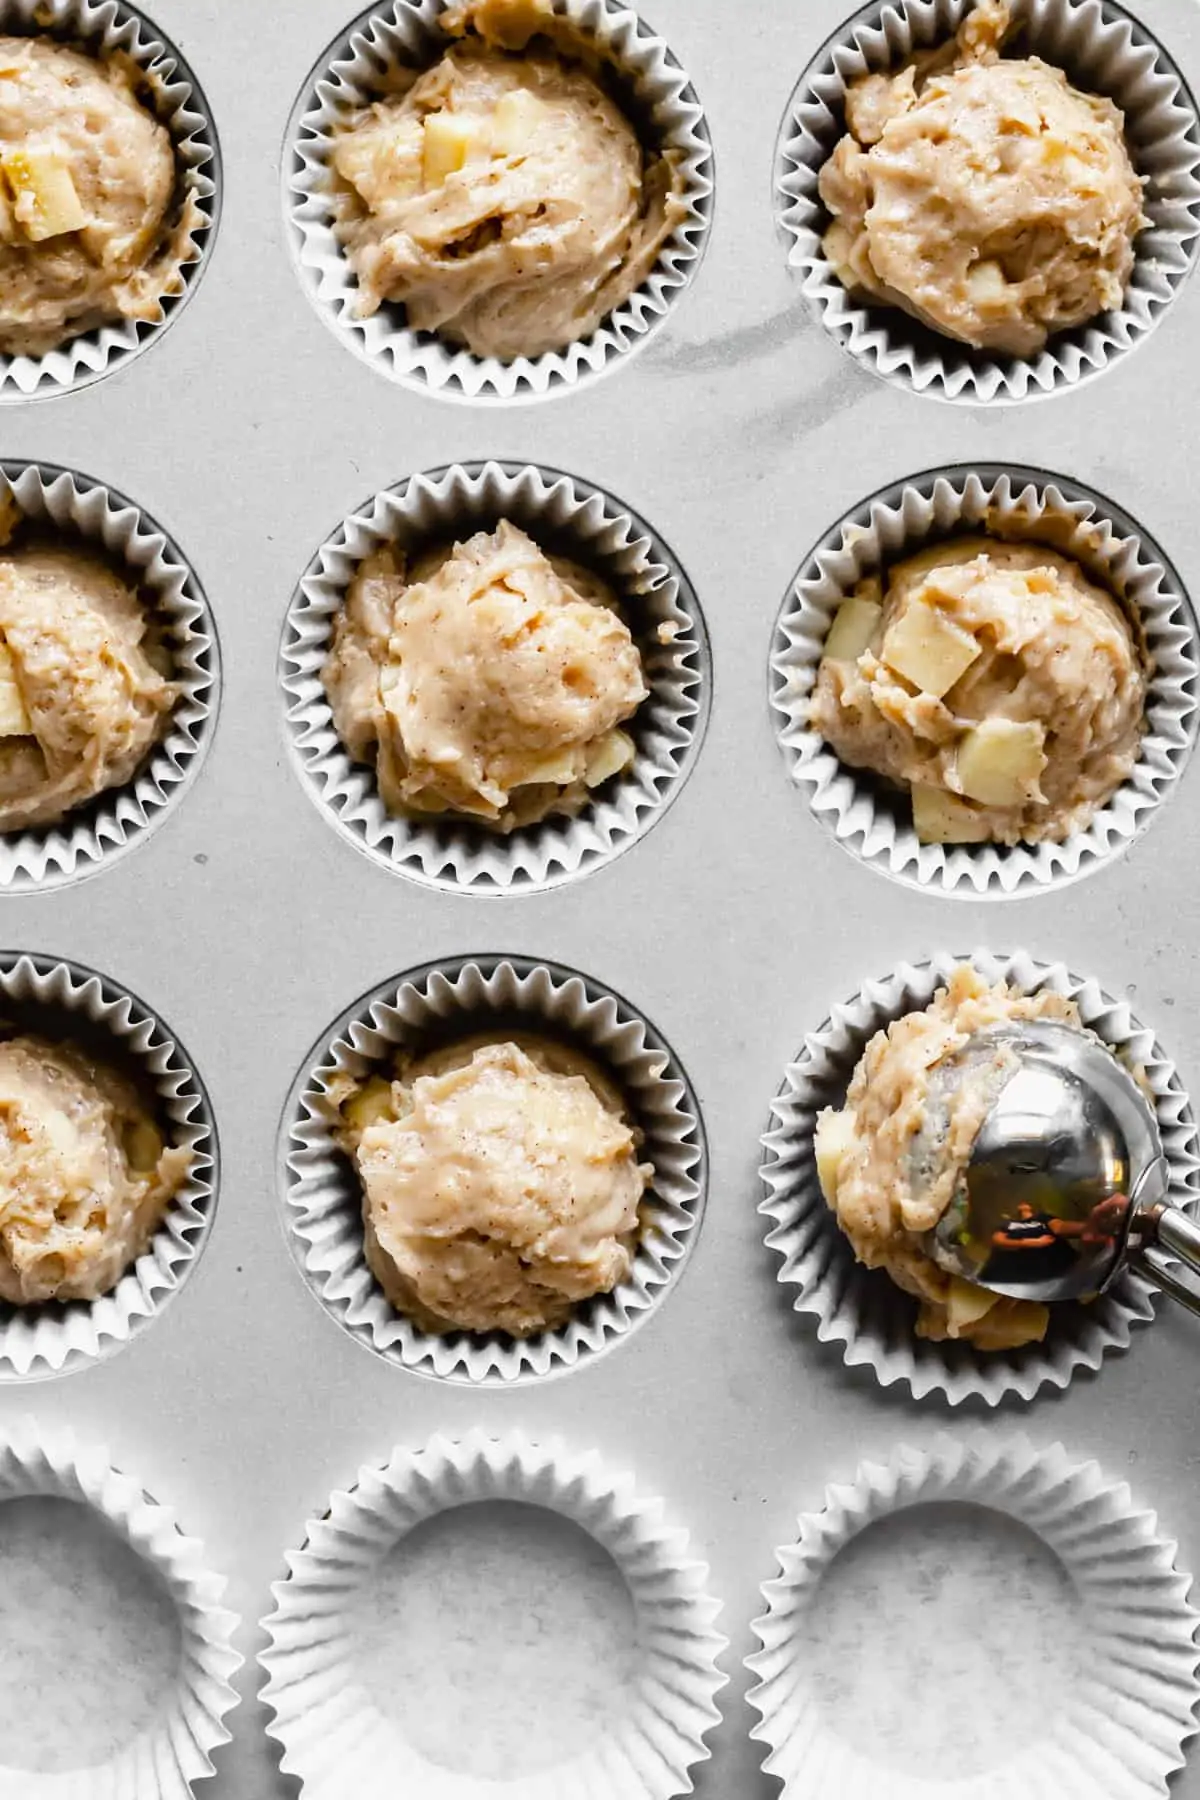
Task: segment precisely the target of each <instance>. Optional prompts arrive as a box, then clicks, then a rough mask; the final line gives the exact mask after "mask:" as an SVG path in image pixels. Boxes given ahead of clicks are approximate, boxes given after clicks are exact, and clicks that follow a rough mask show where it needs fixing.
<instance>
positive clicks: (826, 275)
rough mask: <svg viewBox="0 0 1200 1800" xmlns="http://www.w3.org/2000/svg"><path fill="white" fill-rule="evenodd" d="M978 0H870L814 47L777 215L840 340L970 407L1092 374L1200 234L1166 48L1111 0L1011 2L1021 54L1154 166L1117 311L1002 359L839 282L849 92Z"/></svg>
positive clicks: (951, 27)
mask: <svg viewBox="0 0 1200 1800" xmlns="http://www.w3.org/2000/svg"><path fill="white" fill-rule="evenodd" d="M973 4H974V0H873V3H872V4H870V5H868V6H866V7H864V8H863V9H862V10H861V11H860V12H857V13H856V14H855V15H854V16H853V18H852V19H850V20H849V22H848V23H847V25H846V26H845V28H844V29H843V30H842V31H841V32H839V33H838V34H837V35H836V36H835V37H833V38H831V39H830V40H829V42H828V43H826V44H825V45H824V46H823V47H822V49H821V50H820V51H819V52H818V54H817V56H816V59H815V60H814V62H813V63H812V64H811V65H810V66H809V68H808V69H807V70H806V72H805V74H804V75H803V76H802V78H801V80H800V84H799V86H798V87H797V89H796V91H795V93H794V94H793V96H792V98H791V100H790V102H789V104H788V110H787V114H786V116H785V118H784V123H783V127H782V131H781V134H780V139H779V145H778V150H777V154H776V173H775V193H776V209H777V213H778V217H779V221H780V224H781V226H782V228H783V230H784V232H785V234H786V236H787V237H788V239H789V240H790V243H789V253H788V260H789V263H790V264H791V267H792V268H793V269H794V270H795V271H796V272H797V274H798V275H799V276H800V279H801V286H802V291H803V292H804V294H805V296H806V297H807V298H808V300H809V301H810V302H811V304H812V306H813V307H814V309H815V311H816V312H817V314H818V316H819V317H820V319H821V321H822V323H823V324H824V326H825V328H826V330H827V331H828V332H829V333H830V334H831V335H832V336H833V338H834V339H835V341H836V342H837V343H838V344H840V345H841V346H842V348H843V349H845V350H847V351H848V352H849V353H850V355H851V356H853V357H855V358H857V360H858V361H859V362H861V363H862V364H863V365H864V367H866V368H868V369H870V370H871V371H872V373H873V374H876V375H880V376H882V377H884V379H886V380H888V381H891V382H894V383H896V384H897V385H898V386H901V387H908V388H912V389H915V391H916V392H917V393H922V394H932V395H933V396H934V397H935V398H937V399H939V400H951V401H958V402H960V403H963V404H965V405H969V406H978V405H980V404H982V403H985V402H991V401H997V402H1005V401H1013V400H1020V399H1023V398H1026V397H1037V396H1040V395H1045V394H1050V393H1055V392H1058V391H1060V390H1062V389H1064V388H1068V387H1072V386H1074V385H1076V384H1077V383H1078V382H1080V381H1084V380H1086V379H1088V377H1090V376H1093V375H1095V374H1097V373H1099V371H1101V370H1102V369H1106V368H1109V367H1110V366H1111V365H1112V363H1113V362H1114V361H1115V360H1116V359H1117V358H1118V357H1120V356H1122V355H1123V354H1124V353H1125V352H1126V351H1128V350H1131V349H1133V348H1134V346H1135V345H1137V344H1138V343H1139V342H1140V341H1141V340H1142V339H1143V338H1145V337H1146V335H1147V334H1148V333H1149V332H1150V331H1151V330H1153V328H1154V326H1155V325H1156V324H1157V322H1158V320H1159V318H1160V317H1161V316H1162V313H1163V311H1164V310H1165V308H1166V307H1167V306H1168V305H1169V304H1170V302H1171V300H1172V299H1173V298H1174V296H1175V294H1176V292H1177V291H1178V289H1179V287H1180V285H1181V284H1182V282H1183V280H1184V278H1185V276H1186V275H1187V273H1188V271H1189V269H1190V268H1191V266H1192V262H1193V261H1194V258H1195V254H1196V241H1197V234H1198V233H1200V131H1198V129H1197V121H1196V108H1195V103H1194V101H1193V99H1192V96H1191V94H1190V93H1189V91H1188V89H1187V86H1186V84H1185V82H1184V80H1183V77H1182V76H1181V75H1180V73H1179V71H1178V70H1177V69H1176V68H1175V66H1174V64H1173V63H1172V62H1171V60H1170V58H1169V57H1168V56H1167V54H1166V52H1165V50H1164V49H1163V48H1162V46H1161V45H1160V44H1158V43H1157V42H1156V41H1155V39H1154V38H1153V37H1151V35H1150V33H1149V31H1148V30H1147V29H1146V28H1145V26H1144V25H1142V24H1140V23H1136V22H1135V21H1134V20H1133V19H1131V18H1130V17H1129V16H1128V14H1126V13H1125V12H1124V11H1123V10H1122V9H1121V8H1120V7H1119V6H1117V5H1114V4H1110V0H1013V13H1014V16H1015V18H1016V19H1017V20H1019V21H1020V23H1021V24H1022V25H1023V26H1024V27H1025V33H1024V36H1023V38H1022V48H1021V51H1020V54H1029V53H1033V54H1036V55H1038V56H1040V57H1041V58H1042V59H1043V61H1045V62H1049V63H1054V64H1056V65H1057V66H1058V67H1060V68H1062V69H1064V70H1065V71H1066V73H1067V75H1068V76H1069V77H1070V79H1071V80H1072V82H1073V83H1074V84H1075V85H1076V86H1077V87H1080V88H1082V89H1084V90H1089V91H1091V92H1094V93H1099V94H1106V95H1107V96H1108V97H1109V98H1110V99H1112V100H1114V101H1115V102H1116V103H1117V105H1118V106H1119V107H1120V108H1121V110H1122V112H1123V113H1124V115H1125V131H1126V135H1127V137H1128V140H1129V145H1130V150H1131V152H1132V155H1133V160H1134V164H1135V166H1136V168H1137V170H1138V173H1139V174H1140V175H1142V176H1144V177H1147V185H1146V190H1145V199H1144V202H1143V211H1144V213H1145V214H1146V217H1147V218H1148V219H1149V221H1150V223H1149V226H1148V227H1147V228H1146V230H1144V231H1143V232H1142V233H1141V235H1140V236H1139V237H1138V239H1137V243H1136V245H1135V253H1136V264H1135V268H1134V272H1133V276H1132V279H1131V282H1130V286H1129V290H1128V292H1127V293H1126V296H1125V302H1124V305H1123V306H1122V307H1121V309H1120V311H1118V312H1110V313H1103V314H1100V315H1099V316H1098V317H1096V318H1094V319H1092V320H1090V321H1088V322H1087V323H1086V324H1084V325H1081V326H1078V327H1077V328H1076V329H1075V330H1073V331H1067V332H1061V333H1059V334H1057V335H1056V336H1055V337H1053V338H1051V340H1050V342H1049V343H1048V344H1047V346H1046V348H1045V349H1044V350H1043V351H1042V352H1041V353H1040V355H1038V356H1034V357H1029V358H1022V357H1013V356H1002V355H998V354H996V353H994V352H991V351H985V350H974V349H972V348H971V347H970V345H967V344H959V343H956V342H955V340H954V339H953V338H949V337H945V336H944V335H943V334H941V333H940V332H936V331H933V330H930V329H929V328H927V327H925V326H922V325H920V324H918V323H917V321H916V320H913V319H910V318H909V317H908V316H907V315H906V314H905V313H903V312H902V311H900V310H899V309H898V308H896V307H884V306H879V305H870V306H863V305H861V304H859V302H858V301H857V300H856V299H855V298H853V297H852V296H851V295H850V294H849V293H848V292H847V290H846V289H845V288H844V287H843V286H842V283H841V282H840V281H839V280H838V277H837V275H836V274H835V273H834V271H833V268H832V267H831V265H830V264H829V262H828V261H827V260H826V257H825V252H824V250H823V248H822V243H821V239H822V236H823V234H824V231H825V229H826V226H827V225H828V223H829V217H828V214H827V213H826V211H825V208H824V207H823V205H822V203H821V199H820V194H819V192H818V186H817V183H818V179H819V176H820V172H821V169H822V167H823V165H824V164H825V162H826V161H827V160H828V158H829V156H830V155H831V153H832V151H833V149H834V146H835V145H836V144H837V142H838V139H839V138H840V137H841V136H842V134H843V131H844V129H845V125H844V117H845V95H846V89H847V88H848V86H849V85H850V83H851V82H853V81H855V80H856V79H857V78H858V77H859V76H861V75H864V74H867V73H873V72H876V71H880V70H884V69H889V68H896V67H897V66H898V65H899V64H901V63H902V62H903V61H904V60H905V58H906V57H908V56H909V55H910V54H911V52H912V51H913V50H914V49H923V48H927V47H929V46H930V45H933V44H942V43H945V42H946V41H947V40H948V39H949V38H952V37H953V35H954V33H955V31H956V30H957V28H958V26H959V25H960V24H961V22H962V20H963V18H964V17H965V16H966V14H967V13H968V12H970V10H971V8H972V5H973Z"/></svg>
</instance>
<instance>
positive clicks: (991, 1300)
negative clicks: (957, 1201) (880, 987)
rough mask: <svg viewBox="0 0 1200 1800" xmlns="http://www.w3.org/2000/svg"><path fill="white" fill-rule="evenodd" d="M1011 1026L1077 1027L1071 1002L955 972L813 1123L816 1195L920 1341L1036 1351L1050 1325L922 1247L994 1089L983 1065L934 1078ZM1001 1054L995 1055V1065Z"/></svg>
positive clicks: (1032, 1305)
mask: <svg viewBox="0 0 1200 1800" xmlns="http://www.w3.org/2000/svg"><path fill="white" fill-rule="evenodd" d="M1009 1019H1055V1020H1059V1021H1061V1022H1062V1023H1064V1024H1068V1025H1072V1026H1074V1027H1075V1028H1076V1029H1077V1030H1079V1031H1082V1030H1083V1029H1084V1026H1083V1023H1082V1021H1081V1019H1080V1017H1079V1010H1078V1008H1077V1007H1076V1006H1075V1004H1074V1002H1073V1001H1070V1000H1066V999H1064V998H1063V997H1062V996H1061V995H1059V994H1052V993H1038V994H1022V993H1020V992H1018V990H1017V989H1015V988H1010V987H1007V986H1005V985H1004V983H1002V982H1001V983H998V984H997V985H996V986H995V987H989V986H988V984H987V983H986V982H985V981H984V980H983V978H982V977H981V976H980V975H979V974H978V973H977V971H976V970H974V969H973V968H971V967H970V966H969V965H967V964H961V965H960V966H959V967H958V968H956V969H955V971H954V973H953V975H952V976H951V978H950V981H949V984H948V985H947V986H946V987H945V988H941V989H939V990H938V992H937V994H936V995H935V996H934V998H933V1001H932V1002H931V1004H930V1005H929V1006H927V1007H926V1008H925V1009H924V1011H922V1012H913V1013H907V1014H906V1015H905V1016H904V1017H903V1018H902V1019H898V1020H897V1021H896V1022H895V1024H893V1025H890V1026H889V1027H888V1029H887V1030H886V1031H881V1032H878V1033H877V1034H876V1036H875V1037H873V1038H872V1039H871V1042H870V1043H869V1044H868V1045H867V1048H866V1050H865V1051H864V1052H863V1056H862V1060H861V1061H860V1062H859V1064H858V1067H857V1068H856V1069H855V1071H854V1075H853V1078H852V1079H851V1082H850V1088H849V1091H848V1093H847V1095H846V1105H845V1107H844V1109H843V1110H842V1111H840V1112H839V1111H834V1110H832V1109H827V1110H826V1111H825V1112H823V1113H821V1115H820V1117H819V1118H818V1120H817V1133H816V1156H817V1172H818V1174H819V1176H820V1181H821V1188H822V1191H823V1193H824V1195H825V1198H826V1200H827V1201H828V1203H829V1205H830V1206H831V1207H832V1208H833V1211H834V1212H835V1213H836V1215H837V1221H838V1224H839V1225H840V1226H841V1228H842V1230H843V1231H844V1232H845V1234H846V1236H847V1238H849V1240H850V1244H851V1246H852V1248H853V1250H854V1254H855V1256H856V1257H857V1258H858V1260H859V1262H862V1263H865V1264H866V1265H867V1267H868V1268H872V1269H886V1271H887V1273H888V1274H889V1275H890V1276H891V1278H892V1280H893V1281H894V1282H895V1283H896V1284H897V1286H898V1287H901V1288H903V1289H904V1291H905V1293H906V1294H911V1295H912V1296H913V1297H914V1299H916V1300H918V1301H919V1302H920V1310H919V1312H918V1315H917V1335H918V1336H919V1337H927V1338H938V1339H942V1338H965V1339H967V1340H969V1341H970V1342H971V1343H973V1344H974V1345H975V1346H976V1347H977V1348H978V1349H980V1350H1006V1349H1013V1348H1016V1347H1018V1346H1019V1345H1021V1344H1028V1343H1034V1342H1036V1341H1038V1340H1039V1339H1041V1338H1042V1337H1044V1336H1045V1332H1046V1327H1047V1325H1048V1323H1049V1317H1050V1315H1049V1312H1048V1309H1047V1308H1046V1307H1045V1306H1042V1305H1040V1304H1038V1303H1036V1302H1034V1301H1031V1300H1013V1299H1009V1298H1002V1297H1000V1296H998V1295H995V1294H989V1293H987V1292H986V1291H985V1290H984V1289H983V1288H980V1287H977V1286H976V1285H975V1284H974V1283H973V1282H968V1281H964V1280H962V1279H961V1278H960V1277H959V1276H957V1275H951V1274H949V1273H947V1271H946V1270H945V1269H944V1268H942V1267H940V1266H939V1264H938V1263H936V1262H935V1261H934V1260H933V1257H932V1256H931V1255H930V1253H929V1250H928V1249H927V1247H926V1246H927V1242H928V1236H929V1234H930V1233H931V1232H932V1231H933V1228H934V1226H935V1225H936V1224H937V1223H938V1220H939V1219H940V1218H941V1217H942V1215H943V1213H944V1212H945V1211H946V1209H947V1208H948V1207H949V1206H950V1205H951V1203H952V1202H953V1200H954V1197H955V1191H956V1189H957V1187H958V1184H959V1181H960V1179H961V1176H962V1173H963V1170H964V1169H965V1168H966V1165H967V1162H968V1161H969V1159H970V1155H971V1150H972V1147H973V1145H974V1142H975V1137H976V1135H977V1133H978V1130H979V1127H980V1126H981V1125H982V1123H983V1120H984V1119H985V1118H986V1116H987V1113H988V1111H989V1110H990V1107H991V1104H992V1100H993V1098H994V1094H995V1092H996V1091H997V1084H995V1083H992V1082H991V1081H990V1080H989V1071H988V1070H987V1068H986V1067H980V1068H978V1069H976V1070H975V1072H974V1075H973V1078H972V1079H971V1080H969V1081H966V1082H963V1083H961V1084H958V1083H954V1082H951V1083H946V1082H942V1081H939V1078H938V1072H939V1069H940V1068H941V1067H942V1066H943V1065H944V1064H945V1063H946V1062H947V1061H948V1059H949V1058H951V1057H953V1056H954V1055H955V1053H956V1052H957V1051H960V1050H961V1049H962V1047H963V1046H964V1044H966V1042H967V1040H968V1039H969V1038H971V1037H972V1036H974V1034H975V1033H976V1032H978V1031H982V1030H984V1029H985V1028H986V1027H987V1026H989V1025H995V1024H999V1023H1001V1022H1003V1021H1005V1020H1009ZM1006 1055H1011V1052H1010V1051H1005V1050H1004V1049H1002V1048H998V1049H997V1052H996V1056H997V1061H998V1063H999V1062H1000V1061H1001V1060H1002V1059H1003V1058H1004V1057H1005V1056H1006ZM997 1072H998V1073H999V1074H1005V1075H1006V1074H1007V1071H1006V1070H1002V1069H998V1071H997Z"/></svg>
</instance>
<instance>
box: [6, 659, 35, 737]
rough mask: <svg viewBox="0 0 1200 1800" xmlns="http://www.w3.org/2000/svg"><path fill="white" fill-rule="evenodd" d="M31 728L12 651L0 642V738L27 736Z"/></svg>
mask: <svg viewBox="0 0 1200 1800" xmlns="http://www.w3.org/2000/svg"><path fill="white" fill-rule="evenodd" d="M32 730H33V726H32V725H31V724H30V721H29V713H28V712H27V710H26V707H25V701H24V699H23V697H22V694H21V689H20V685H19V683H18V681H17V671H16V667H15V665H14V663H13V659H12V651H11V650H10V649H9V648H8V645H7V644H4V643H0V738H6V737H28V736H29V735H30V733H31V732H32Z"/></svg>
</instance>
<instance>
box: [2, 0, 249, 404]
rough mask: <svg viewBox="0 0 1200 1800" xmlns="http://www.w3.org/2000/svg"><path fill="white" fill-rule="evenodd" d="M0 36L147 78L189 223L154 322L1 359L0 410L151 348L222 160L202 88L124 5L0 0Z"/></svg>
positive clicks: (203, 220) (124, 323) (212, 220)
mask: <svg viewBox="0 0 1200 1800" xmlns="http://www.w3.org/2000/svg"><path fill="white" fill-rule="evenodd" d="M0 32H4V33H10V34H13V35H17V36H27V35H30V34H36V33H45V34H48V35H50V36H52V37H55V38H59V39H62V40H63V41H64V42H67V43H70V44H73V45H78V46H79V47H81V48H82V49H84V50H85V51H87V52H88V53H89V54H90V55H92V56H112V55H114V54H116V55H120V56H125V57H128V58H130V60H131V61H133V62H135V63H136V64H137V65H138V68H139V69H141V70H142V71H143V72H144V74H145V76H146V79H147V84H148V89H149V92H148V95H147V99H148V101H149V102H151V103H152V104H153V108H154V112H155V116H156V117H157V118H158V120H159V122H160V123H161V124H162V125H165V126H166V128H167V130H168V131H169V132H170V134H171V142H172V145H173V146H174V150H175V160H176V164H177V167H178V170H179V189H180V195H181V197H182V196H186V195H187V194H192V195H194V196H195V200H196V205H197V207H198V209H199V216H198V222H197V224H196V226H195V229H194V230H193V231H192V233H191V235H190V236H189V238H188V240H187V244H186V246H185V249H184V255H183V259H182V262H181V265H180V270H179V280H178V284H177V290H176V292H174V293H170V294H166V295H165V296H164V297H163V300H162V303H161V305H160V307H159V312H158V316H157V318H154V319H140V320H139V319H123V320H121V321H120V322H119V323H117V324H113V325H105V326H102V327H101V328H100V329H99V330H98V331H86V332H82V333H81V334H80V335H79V336H78V337H73V338H69V339H68V340H67V341H66V343H64V344H61V345H60V346H59V347H58V349H56V350H51V351H48V352H47V354H46V355H44V356H0V403H3V402H5V401H20V400H27V399H30V398H31V397H32V398H44V397H46V396H47V395H51V394H59V393H64V392H66V391H67V390H68V389H71V388H80V387H86V386H87V385H88V384H89V383H91V382H93V381H96V380H97V379H98V378H99V377H100V376H101V375H106V374H107V373H108V372H109V370H110V369H115V368H120V367H121V365H122V364H123V363H127V362H128V361H129V359H130V357H132V356H136V355H137V353H138V351H139V350H142V349H144V348H145V347H146V346H147V345H148V344H150V343H153V342H154V341H155V339H156V338H157V337H159V336H160V335H161V334H162V332H163V331H164V330H165V329H166V327H167V326H168V325H169V324H170V323H171V322H172V320H173V319H174V318H176V317H177V316H178V313H179V311H180V309H181V307H182V306H183V304H184V302H185V301H186V300H187V298H188V296H189V295H190V294H191V293H192V292H193V291H194V289H195V286H196V282H197V280H198V279H199V276H200V274H201V272H202V270H203V268H204V265H205V263H206V261H207V258H208V255H209V252H210V250H211V248H212V244H213V240H214V239H215V237H216V234H217V220H218V217H219V213H220V204H221V157H220V150H219V148H218V145H217V133H216V127H215V126H214V124H213V121H212V115H211V113H210V112H209V109H208V102H207V100H206V99H205V98H204V93H203V90H202V89H201V87H200V84H199V82H198V81H197V80H196V77H195V76H194V75H193V74H192V71H191V70H190V69H189V68H188V65H187V63H186V62H185V61H184V59H183V57H182V56H181V55H180V54H179V52H178V50H177V49H176V48H175V46H174V44H172V43H171V42H170V40H169V39H168V38H165V37H164V36H163V34H162V33H161V32H160V31H159V30H158V29H157V27H156V26H153V25H151V23H150V21H149V20H148V19H146V18H145V17H144V16H143V15H142V14H141V13H140V12H138V10H137V9H136V8H135V7H133V6H129V5H127V4H125V0H0Z"/></svg>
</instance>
